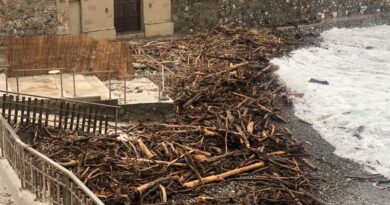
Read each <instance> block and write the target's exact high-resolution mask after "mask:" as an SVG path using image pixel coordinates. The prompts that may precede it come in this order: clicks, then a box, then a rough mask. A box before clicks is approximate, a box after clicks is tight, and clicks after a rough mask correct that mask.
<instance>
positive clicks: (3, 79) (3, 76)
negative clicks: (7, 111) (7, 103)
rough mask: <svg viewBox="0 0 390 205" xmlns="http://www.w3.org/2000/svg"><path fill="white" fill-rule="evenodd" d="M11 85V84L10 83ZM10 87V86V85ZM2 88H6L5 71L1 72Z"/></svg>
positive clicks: (0, 84) (0, 83)
mask: <svg viewBox="0 0 390 205" xmlns="http://www.w3.org/2000/svg"><path fill="white" fill-rule="evenodd" d="M8 85H9V84H8ZM8 88H10V87H9V86H8ZM0 90H6V84H5V75H4V73H0Z"/></svg>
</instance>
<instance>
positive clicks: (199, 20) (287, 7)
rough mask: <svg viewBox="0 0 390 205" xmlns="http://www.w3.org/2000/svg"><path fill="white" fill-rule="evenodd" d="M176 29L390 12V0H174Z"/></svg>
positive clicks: (181, 31) (314, 20) (251, 24)
mask: <svg viewBox="0 0 390 205" xmlns="http://www.w3.org/2000/svg"><path fill="white" fill-rule="evenodd" d="M172 10H173V20H174V22H175V30H176V32H180V33H184V32H192V31H199V30H205V29H208V28H212V27H214V26H215V25H218V24H225V25H230V26H269V25H276V26H286V25H295V24H299V23H312V22H316V21H319V20H321V19H324V18H333V17H336V16H337V17H339V16H352V15H361V14H372V13H378V12H390V0H172Z"/></svg>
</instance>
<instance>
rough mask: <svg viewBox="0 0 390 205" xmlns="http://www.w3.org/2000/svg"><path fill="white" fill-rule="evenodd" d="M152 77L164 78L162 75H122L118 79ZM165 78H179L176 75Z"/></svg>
mask: <svg viewBox="0 0 390 205" xmlns="http://www.w3.org/2000/svg"><path fill="white" fill-rule="evenodd" d="M151 76H157V77H160V76H163V75H162V74H150V75H148V74H145V75H121V76H118V78H120V79H123V78H134V77H142V78H146V77H151ZM164 76H174V77H177V76H176V75H175V74H164Z"/></svg>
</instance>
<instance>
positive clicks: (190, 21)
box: [0, 0, 390, 43]
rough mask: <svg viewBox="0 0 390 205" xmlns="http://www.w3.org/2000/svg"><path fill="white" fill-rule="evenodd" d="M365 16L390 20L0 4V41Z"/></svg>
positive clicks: (139, 3) (314, 2)
mask: <svg viewBox="0 0 390 205" xmlns="http://www.w3.org/2000/svg"><path fill="white" fill-rule="evenodd" d="M370 14H381V15H382V14H384V15H387V17H386V18H389V17H388V16H390V0H375V1H374V0H0V37H1V35H16V36H31V35H54V34H58V35H68V34H87V35H88V36H90V37H93V38H96V39H111V40H112V39H117V38H118V37H121V36H124V37H153V36H166V35H171V34H174V33H190V32H196V31H203V30H207V29H210V28H213V27H215V26H216V25H220V24H223V25H228V26H232V27H235V26H248V27H256V26H271V27H273V26H288V25H297V24H307V23H313V22H318V21H321V20H323V19H329V18H335V17H350V16H359V15H370ZM381 18H385V17H381ZM0 43H1V42H0Z"/></svg>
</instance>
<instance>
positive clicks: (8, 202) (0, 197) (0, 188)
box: [0, 177, 15, 205]
mask: <svg viewBox="0 0 390 205" xmlns="http://www.w3.org/2000/svg"><path fill="white" fill-rule="evenodd" d="M14 204H15V202H14V200H13V199H12V196H11V194H10V193H9V191H8V190H7V187H6V186H5V182H4V180H3V179H2V177H0V205H14Z"/></svg>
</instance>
